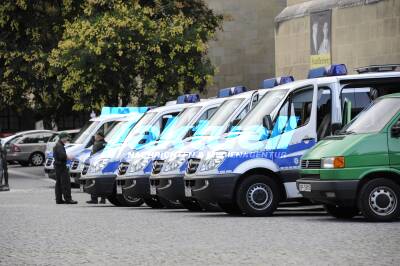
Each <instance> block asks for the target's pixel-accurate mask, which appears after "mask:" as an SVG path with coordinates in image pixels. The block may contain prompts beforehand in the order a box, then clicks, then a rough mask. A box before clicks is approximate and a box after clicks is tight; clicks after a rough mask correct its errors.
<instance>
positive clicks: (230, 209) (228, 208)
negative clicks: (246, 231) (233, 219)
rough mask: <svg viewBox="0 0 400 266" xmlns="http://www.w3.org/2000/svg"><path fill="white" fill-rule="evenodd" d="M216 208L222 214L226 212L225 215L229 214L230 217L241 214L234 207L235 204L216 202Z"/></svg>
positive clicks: (236, 207)
mask: <svg viewBox="0 0 400 266" xmlns="http://www.w3.org/2000/svg"><path fill="white" fill-rule="evenodd" d="M218 206H219V207H220V208H221V209H222V211H223V212H226V213H227V214H231V215H240V214H242V211H241V210H240V209H239V207H238V206H237V205H236V203H233V202H229V203H226V202H218Z"/></svg>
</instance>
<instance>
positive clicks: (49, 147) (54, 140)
mask: <svg viewBox="0 0 400 266" xmlns="http://www.w3.org/2000/svg"><path fill="white" fill-rule="evenodd" d="M61 132H66V133H68V134H69V135H70V136H71V139H75V137H76V135H78V133H79V132H80V129H71V130H63V131H58V132H57V133H56V134H54V135H53V136H52V137H51V138H50V139H49V141H48V142H47V144H46V152H45V157H46V159H47V154H50V153H52V152H53V148H54V146H55V145H56V143H57V141H58V139H59V138H58V135H60V133H61Z"/></svg>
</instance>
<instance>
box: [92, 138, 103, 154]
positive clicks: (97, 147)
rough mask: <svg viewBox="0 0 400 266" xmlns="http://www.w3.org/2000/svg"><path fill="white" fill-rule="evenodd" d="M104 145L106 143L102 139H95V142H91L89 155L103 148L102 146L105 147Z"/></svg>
mask: <svg viewBox="0 0 400 266" xmlns="http://www.w3.org/2000/svg"><path fill="white" fill-rule="evenodd" d="M106 145H107V142H106V141H105V140H104V139H102V140H99V141H96V142H95V143H94V144H93V147H92V152H91V153H90V155H92V154H95V153H97V152H99V151H101V150H102V149H104V147H105V146H106Z"/></svg>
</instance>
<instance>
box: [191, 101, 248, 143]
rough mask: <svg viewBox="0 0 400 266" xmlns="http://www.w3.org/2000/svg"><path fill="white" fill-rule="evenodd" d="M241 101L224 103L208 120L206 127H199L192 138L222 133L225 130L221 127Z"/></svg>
mask: <svg viewBox="0 0 400 266" xmlns="http://www.w3.org/2000/svg"><path fill="white" fill-rule="evenodd" d="M243 101H244V99H243V98H237V99H232V100H226V101H224V102H223V103H222V104H221V106H220V107H219V108H218V109H217V111H216V112H215V114H214V115H213V116H212V117H211V118H210V120H209V121H208V123H207V126H204V127H201V128H200V129H199V130H198V131H196V133H195V134H194V136H217V135H221V134H222V133H224V132H225V128H222V126H223V125H224V124H225V123H226V122H227V120H228V119H229V116H231V114H232V113H233V112H234V111H235V110H236V109H237V108H238V107H239V105H240V104H241V103H242V102H243Z"/></svg>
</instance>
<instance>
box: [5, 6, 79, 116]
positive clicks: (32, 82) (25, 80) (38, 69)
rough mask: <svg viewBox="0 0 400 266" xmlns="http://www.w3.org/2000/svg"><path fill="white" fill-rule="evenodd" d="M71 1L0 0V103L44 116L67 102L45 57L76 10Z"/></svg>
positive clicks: (68, 100) (56, 110) (54, 113)
mask: <svg viewBox="0 0 400 266" xmlns="http://www.w3.org/2000/svg"><path fill="white" fill-rule="evenodd" d="M79 7H80V2H79V1H71V0H58V1H52V0H43V1H29V0H19V1H15V0H3V1H2V4H1V5H0V96H1V99H2V100H3V104H2V106H3V107H4V105H9V106H11V107H12V108H13V109H14V110H17V111H22V110H23V109H26V108H28V109H32V110H35V111H36V112H37V113H39V114H41V115H42V116H44V117H49V116H50V115H55V116H57V114H59V112H58V110H59V109H60V108H61V107H62V105H63V104H65V103H68V102H71V100H70V99H67V96H66V95H65V94H63V93H62V92H61V91H60V90H59V84H58V83H57V79H56V77H55V76H52V75H51V72H50V65H49V63H48V56H49V54H50V53H51V51H52V49H53V48H55V47H56V46H57V44H58V42H59V40H60V38H61V36H62V33H63V31H64V21H66V20H71V19H72V18H74V17H75V16H76V15H77V14H78V13H79ZM53 118H56V117H53Z"/></svg>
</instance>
